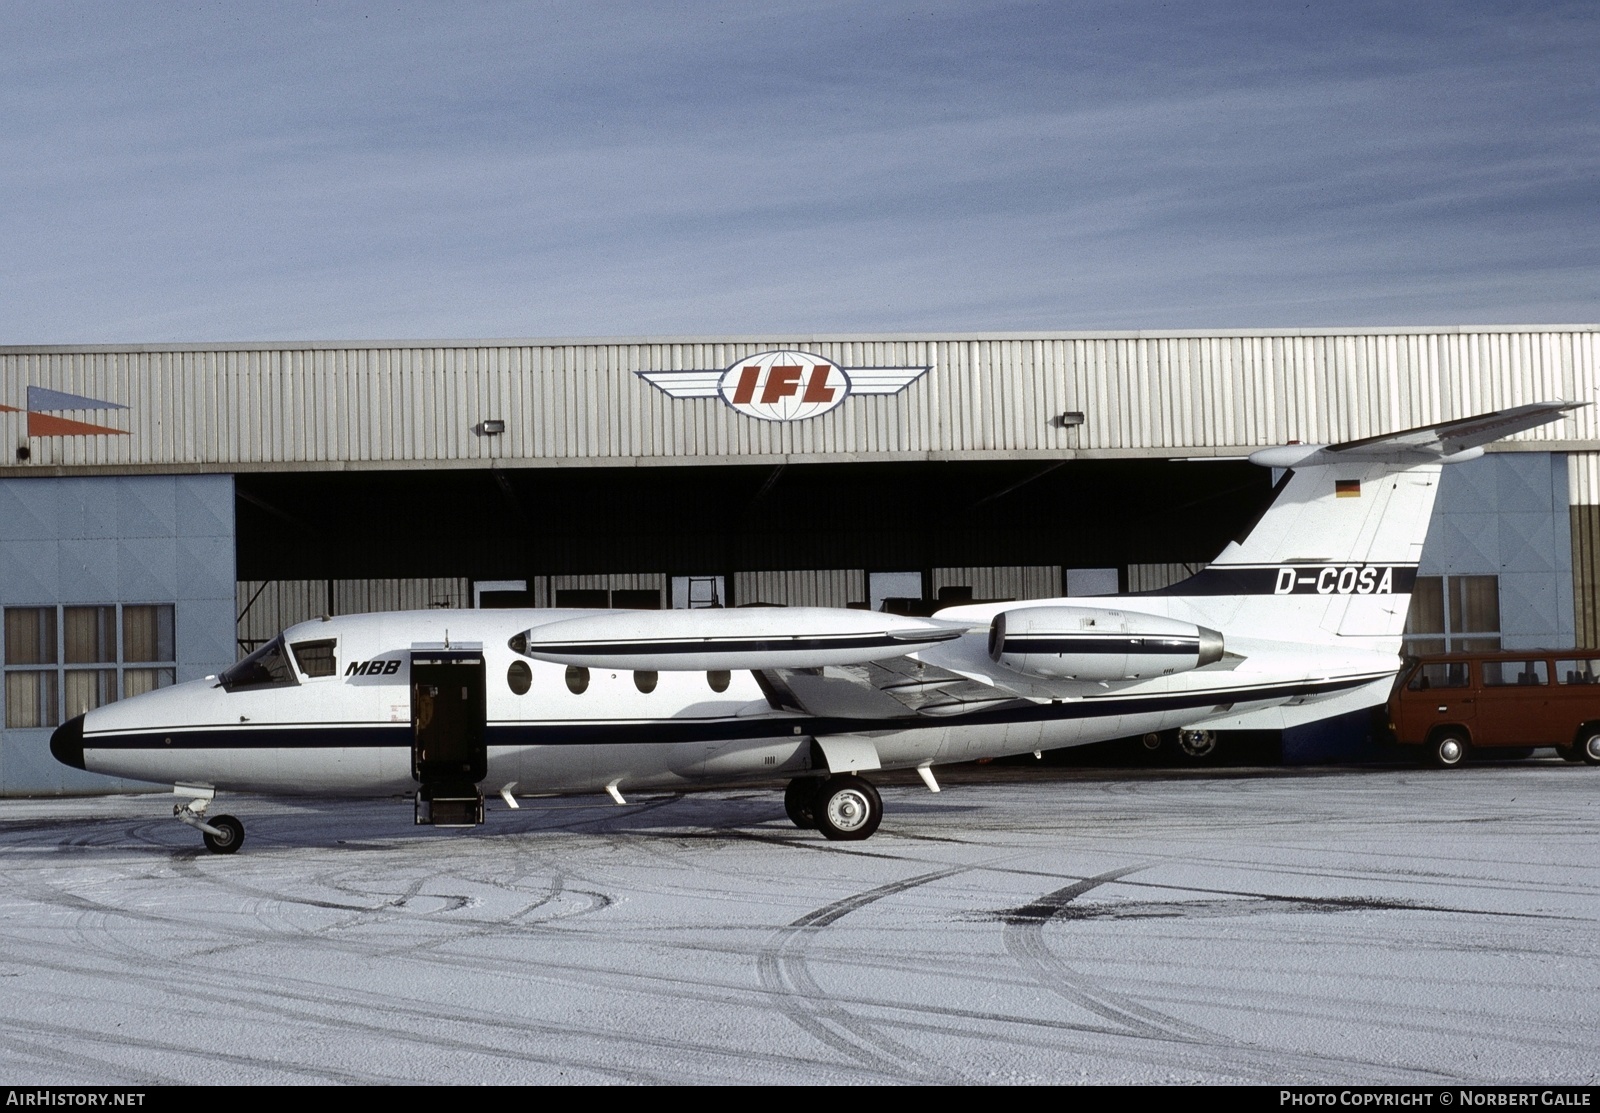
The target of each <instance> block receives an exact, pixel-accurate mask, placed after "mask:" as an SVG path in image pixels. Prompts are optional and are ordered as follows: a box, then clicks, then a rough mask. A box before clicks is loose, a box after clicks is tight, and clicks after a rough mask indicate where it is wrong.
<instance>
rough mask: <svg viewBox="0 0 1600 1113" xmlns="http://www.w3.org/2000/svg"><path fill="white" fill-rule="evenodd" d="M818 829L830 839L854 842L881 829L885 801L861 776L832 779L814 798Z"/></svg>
mask: <svg viewBox="0 0 1600 1113" xmlns="http://www.w3.org/2000/svg"><path fill="white" fill-rule="evenodd" d="M812 811H813V813H814V814H815V815H816V817H817V830H819V831H821V832H822V833H823V835H825V836H826V837H828V838H830V839H838V840H843V841H850V842H854V841H856V840H859V839H864V838H866V837H867V836H869V835H871V834H872V832H874V831H876V830H877V829H878V824H879V823H880V822H882V820H883V800H882V798H881V797H879V796H878V790H877V789H875V788H873V787H872V786H871V785H870V784H868V783H867V782H866V781H864V780H862V779H861V778H860V777H850V776H843V777H829V778H828V779H827V780H825V781H823V782H822V787H821V788H819V789H818V790H817V794H816V796H815V797H814V798H813V799H812Z"/></svg>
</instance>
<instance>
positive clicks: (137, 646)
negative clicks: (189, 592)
mask: <svg viewBox="0 0 1600 1113" xmlns="http://www.w3.org/2000/svg"><path fill="white" fill-rule="evenodd" d="M173 611H174V608H173V605H172V604H171V603H152V604H132V603H130V604H125V605H123V606H120V607H118V606H115V605H107V606H70V607H7V608H6V609H5V624H4V640H5V725H6V726H7V727H11V728H21V729H26V728H29V727H52V726H57V725H59V724H60V722H61V721H62V719H63V717H66V718H71V717H73V716H76V715H81V714H83V713H84V712H85V711H91V710H93V709H94V708H96V707H100V706H103V705H105V704H108V703H112V702H114V701H116V699H117V698H118V695H119V692H120V694H121V696H122V697H124V698H125V697H128V696H137V695H140V694H142V693H144V692H148V691H150V690H151V689H153V688H164V687H166V686H168V685H170V684H173V683H175V682H176V680H177V649H176V646H175V644H174V637H173V631H174V625H175V624H174V621H173ZM119 651H120V652H119Z"/></svg>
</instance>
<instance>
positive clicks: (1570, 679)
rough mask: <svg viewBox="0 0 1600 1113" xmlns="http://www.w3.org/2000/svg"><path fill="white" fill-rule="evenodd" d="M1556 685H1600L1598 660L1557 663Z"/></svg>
mask: <svg viewBox="0 0 1600 1113" xmlns="http://www.w3.org/2000/svg"><path fill="white" fill-rule="evenodd" d="M1556 683H1557V684H1600V660H1595V659H1594V658H1592V657H1591V658H1589V659H1588V660H1586V661H1557V662H1556Z"/></svg>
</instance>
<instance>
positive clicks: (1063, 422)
mask: <svg viewBox="0 0 1600 1113" xmlns="http://www.w3.org/2000/svg"><path fill="white" fill-rule="evenodd" d="M1051 424H1053V425H1054V426H1055V427H1056V428H1058V429H1072V428H1074V427H1076V426H1079V425H1082V424H1083V411H1082V410H1068V411H1067V412H1066V413H1064V414H1059V415H1057V416H1056V418H1055V420H1054V421H1052V422H1051Z"/></svg>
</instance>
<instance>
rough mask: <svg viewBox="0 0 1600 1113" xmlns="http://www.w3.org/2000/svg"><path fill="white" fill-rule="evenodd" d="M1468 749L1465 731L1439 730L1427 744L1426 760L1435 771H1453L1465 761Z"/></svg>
mask: <svg viewBox="0 0 1600 1113" xmlns="http://www.w3.org/2000/svg"><path fill="white" fill-rule="evenodd" d="M1470 748H1471V745H1470V743H1468V742H1467V735H1466V732H1465V731H1461V730H1441V731H1440V732H1439V733H1438V734H1436V735H1434V736H1433V738H1432V739H1431V740H1429V742H1428V760H1429V761H1431V762H1432V763H1433V765H1434V767H1435V768H1437V769H1454V768H1455V767H1456V766H1458V765H1460V764H1461V763H1463V762H1464V761H1466V760H1467V751H1468V750H1469V749H1470Z"/></svg>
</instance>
